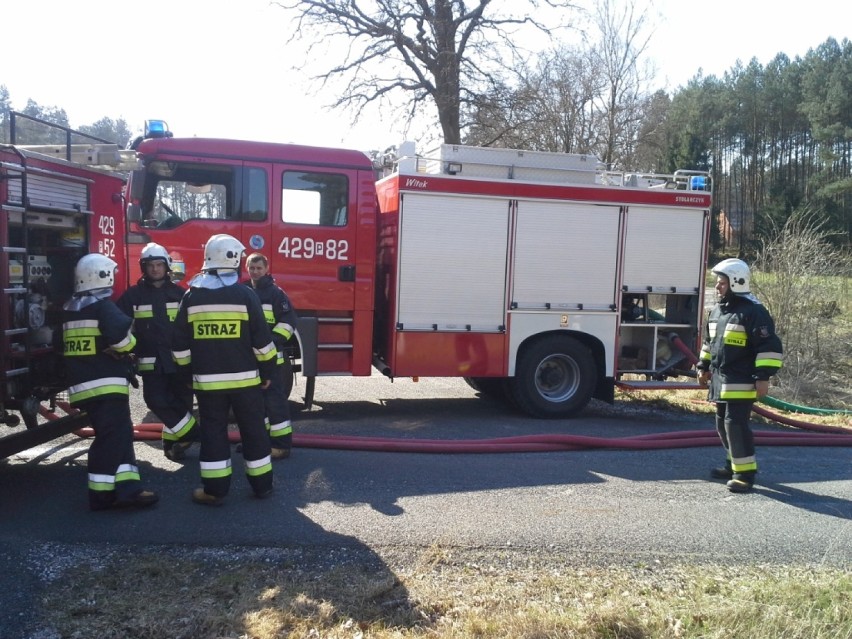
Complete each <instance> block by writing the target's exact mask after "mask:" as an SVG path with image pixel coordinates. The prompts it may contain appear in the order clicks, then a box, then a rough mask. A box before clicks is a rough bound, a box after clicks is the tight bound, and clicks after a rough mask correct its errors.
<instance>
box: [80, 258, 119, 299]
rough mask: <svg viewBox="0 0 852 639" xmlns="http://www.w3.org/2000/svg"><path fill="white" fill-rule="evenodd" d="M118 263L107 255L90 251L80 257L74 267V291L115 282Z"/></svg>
mask: <svg viewBox="0 0 852 639" xmlns="http://www.w3.org/2000/svg"><path fill="white" fill-rule="evenodd" d="M117 268H118V264H116V263H115V262H113V261H112V260H111V259H110V258H108V257H107V256H106V255H101V254H100V253H89V254H88V255H84V256H83V257H81V258H80V261H78V262H77V266H76V267H75V268H74V292H75V293H83V292H85V291H93V290H95V289H99V288H110V287H112V286H113V284H115V271H116V269H117Z"/></svg>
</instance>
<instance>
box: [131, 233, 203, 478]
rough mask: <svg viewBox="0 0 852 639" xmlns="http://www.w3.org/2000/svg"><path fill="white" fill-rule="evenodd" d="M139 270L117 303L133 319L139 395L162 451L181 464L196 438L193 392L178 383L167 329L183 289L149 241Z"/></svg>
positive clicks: (163, 254) (160, 248) (165, 255)
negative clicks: (158, 431)
mask: <svg viewBox="0 0 852 639" xmlns="http://www.w3.org/2000/svg"><path fill="white" fill-rule="evenodd" d="M139 268H140V269H141V270H142V277H141V278H139V281H138V282H137V283H136V284H135V285H133V286H131V287H130V288H128V289H127V290H126V291H125V292H124V294H123V295H122V296H121V297H120V298H119V299H118V302H117V304H118V307H119V308H120V309H121V310H122V311H124V312H125V313H127V314H128V315H129V316H130V317H132V318H133V334H134V336H135V337H136V340H137V344H136V350H135V354H136V365H137V370H138V371H139V374H140V375H141V376H142V396H143V398H144V399H145V404H146V405H147V406H148V408H149V409H151V411H152V412H153V413H154V414H155V415H156V416H157V417H158V418H159V419H160V420H162V422H163V435H162V437H163V452H164V453H165V455H166V457H168V458H169V459H171V460H172V461H180V460H182V459H183V458H184V457H185V455H186V452H185V451H186V449H187V448H189V446H190V445H191V444H192V441H193V439H194V438H195V436H196V432H195V417H194V416H193V415H192V390H191V389H189V388H188V387H187V386H186V385H185V384H179V383H178V380H177V378H176V373H177V365H176V364H175V362H174V360H173V359H172V328H173V325H174V320H175V317H176V316H177V310H178V306H179V305H180V300H181V298H182V297H183V294H184V289H182V288H181V287H180V286H178V285H177V284H175V283H174V282H173V281H172V279H171V274H172V258H171V256H169V252H168V251H167V250H166V249H165V248H164V247H163V246H160V245H159V244H155V243H154V242H150V243H148V244H147V245H146V246H145V248H143V249H142V255H141V257H140V258H139Z"/></svg>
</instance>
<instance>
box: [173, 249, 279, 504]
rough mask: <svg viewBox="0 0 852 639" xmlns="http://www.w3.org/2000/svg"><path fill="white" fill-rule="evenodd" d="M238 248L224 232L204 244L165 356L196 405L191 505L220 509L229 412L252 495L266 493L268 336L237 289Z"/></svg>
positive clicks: (227, 480) (227, 470)
mask: <svg viewBox="0 0 852 639" xmlns="http://www.w3.org/2000/svg"><path fill="white" fill-rule="evenodd" d="M243 251H245V247H244V246H243V245H242V244H241V243H240V242H239V241H238V240H237V239H236V238H234V237H231V236H230V235H225V234H219V235H214V236H212V237H211V238H210V239H209V240H208V241H207V244H206V245H205V246H204V267H203V268H202V272H201V273H200V274H199V275H196V276H195V277H194V278H193V279H192V281H191V282H190V284H189V290H188V291H187V292H186V294H185V295H184V297H183V299H182V300H181V303H180V308H179V309H178V315H177V318H176V320H175V332H174V339H173V343H172V351H173V356H174V358H175V361H176V362H177V364H178V366H179V367H180V369H181V370H183V371H185V374H186V376H187V377H189V376H190V374H191V379H192V387H193V389H194V390H195V393H196V397H197V399H198V416H199V428H200V440H201V452H200V460H201V483H202V486H201V487H200V488H196V489H195V490H194V491H193V493H192V500H193V501H194V502H196V503H198V504H203V505H207V506H218V505H220V504H221V503H222V502H223V500H224V497H225V496H226V495H227V494H228V491H229V489H230V485H231V474H232V470H231V447H230V443H229V441H228V414H229V413H230V411H232V410H233V413H234V415H235V416H236V419H237V424H238V426H239V430H240V436H241V438H242V454H243V459H244V461H245V472H246V476H247V477H248V482H249V485H250V486H251V487H252V489H253V490H254V494H255V496H257V497H261V498H262V497H267V496H269V495H270V494H271V493H272V459H271V457H270V443H269V436H268V435H267V433H266V425H265V411H264V404H263V393H262V388H266V387H268V386H269V380H270V379H271V377H272V373H273V370H274V367H275V365H276V361H275V360H276V349H275V344H274V343H273V341H272V332H271V331H270V330H269V326H268V325H267V323H266V320H265V318H264V317H263V309H262V308H261V306H260V301H259V300H258V298H257V296H256V295H254V294H253V293H252V292H251V291H249V290H248V289H247V288H246V287H245V286H243V285H241V284H240V283H239V271H240V263H241V260H242V255H243Z"/></svg>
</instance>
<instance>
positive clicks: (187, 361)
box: [172, 276, 276, 392]
mask: <svg viewBox="0 0 852 639" xmlns="http://www.w3.org/2000/svg"><path fill="white" fill-rule="evenodd" d="M206 279H209V280H211V282H215V281H217V278H215V277H210V276H206ZM218 279H219V280H221V278H218ZM204 281H205V278H200V279H199V282H200V283H202V284H203V283H204ZM195 283H196V280H193V285H192V286H191V287H190V289H189V290H188V291H187V292H186V294H185V295H184V296H183V299H182V300H181V303H180V307H179V309H178V314H177V317H176V318H175V324H174V335H173V338H172V355H173V357H174V359H175V362H177V365H178V367H179V369H180V371H179V372H183V371H187V372H189V371H191V374H192V387H193V389H195V390H196V391H208V392H216V391H222V392H233V391H238V390H240V389H243V388H250V387H253V386H258V385H260V383H261V380H267V379H270V378H271V376H272V371H273V370H274V367H275V360H276V349H275V344H273V342H272V333H271V331H270V330H269V326H268V325H267V324H266V320H265V319H264V317H263V310H262V309H261V306H260V301H259V300H258V298H257V296H256V295H254V294H253V293H252V292H251V291H249V290H248V289H247V288H246V287H245V286H241V285H240V284H238V283H237V282H236V280H234V283H233V284H231V285H226V286H215V285H214V286H215V287H213V288H207V287H204V286H195V285H194V284H195Z"/></svg>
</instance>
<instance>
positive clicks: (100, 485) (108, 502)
mask: <svg viewBox="0 0 852 639" xmlns="http://www.w3.org/2000/svg"><path fill="white" fill-rule="evenodd" d="M116 268H117V265H116V263H115V262H114V261H113V260H111V259H110V258H108V257H106V256H105V255H100V254H97V253H92V254H89V255H86V256H84V257H82V258H81V259H80V260H79V261H78V262H77V266H76V268H75V269H74V295H73V297H72V298H71V299H70V300H69V301H68V302H66V303H65V305H64V307H63V309H64V312H63V317H62V332H63V334H62V337H63V342H64V346H65V364H66V371H67V375H68V381H69V387H68V395H69V399H70V401H71V405H72V406H74V407H75V408H79V409H81V410H84V411H86V413H87V414H88V416H89V419H90V420H91V423H92V428H93V429H94V431H95V437H94V440H93V441H92V445H91V446H90V447H89V455H88V463H87V468H88V475H89V507H90V508H91V509H92V510H106V509H110V508H119V507H145V506H151V505H152V504H154V503H156V502H157V500H158V496H157V494H156V493H154V492H152V491H150V490H145V489H144V488H143V487H142V485H141V481H140V477H139V468H138V467H137V466H136V455H135V452H134V450H133V422H132V421H131V418H130V391H129V377H128V376H129V375H130V374H132V373H131V367H130V364H129V362H128V360H127V357H126V356H127V354H128V353H130V351H131V350H133V347H134V346H135V345H136V339H135V338H134V337H133V334H132V333H131V332H130V327H131V324H132V320H131V319H130V318H129V317H127V315H125V314H124V313H122V312H121V311H120V310H119V309H118V307H117V306H116V305H115V304H114V303H113V302H112V301H111V300H110V296H111V295H112V289H113V285H114V284H115V272H116Z"/></svg>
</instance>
